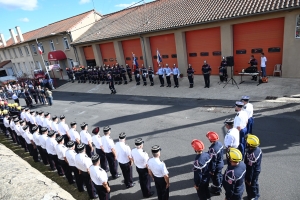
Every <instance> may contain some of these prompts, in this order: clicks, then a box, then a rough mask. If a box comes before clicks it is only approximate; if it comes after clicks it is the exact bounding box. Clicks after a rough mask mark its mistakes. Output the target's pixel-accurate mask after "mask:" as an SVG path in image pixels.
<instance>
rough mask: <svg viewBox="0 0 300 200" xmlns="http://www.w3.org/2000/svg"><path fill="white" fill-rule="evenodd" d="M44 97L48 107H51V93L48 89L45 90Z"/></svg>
mask: <svg viewBox="0 0 300 200" xmlns="http://www.w3.org/2000/svg"><path fill="white" fill-rule="evenodd" d="M45 95H46V98H47V101H48V102H49V105H50V106H52V104H53V102H52V100H53V97H52V92H51V91H50V90H49V89H48V88H45Z"/></svg>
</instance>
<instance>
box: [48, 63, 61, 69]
mask: <svg viewBox="0 0 300 200" xmlns="http://www.w3.org/2000/svg"><path fill="white" fill-rule="evenodd" d="M48 68H49V71H51V70H52V69H53V70H58V69H60V66H59V64H54V65H49V66H48Z"/></svg>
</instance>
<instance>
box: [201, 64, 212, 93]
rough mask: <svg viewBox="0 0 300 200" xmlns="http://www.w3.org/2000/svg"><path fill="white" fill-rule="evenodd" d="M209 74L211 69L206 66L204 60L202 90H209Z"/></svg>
mask: <svg viewBox="0 0 300 200" xmlns="http://www.w3.org/2000/svg"><path fill="white" fill-rule="evenodd" d="M210 72H211V67H210V65H209V64H207V62H206V60H204V64H203V65H202V73H203V77H204V82H205V87H204V88H209V84H210Z"/></svg>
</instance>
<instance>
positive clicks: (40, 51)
mask: <svg viewBox="0 0 300 200" xmlns="http://www.w3.org/2000/svg"><path fill="white" fill-rule="evenodd" d="M37 46H38V50H39V53H40V54H41V55H42V54H43V51H42V48H41V47H40V45H39V44H37Z"/></svg>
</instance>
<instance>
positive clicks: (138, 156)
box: [131, 148, 149, 169]
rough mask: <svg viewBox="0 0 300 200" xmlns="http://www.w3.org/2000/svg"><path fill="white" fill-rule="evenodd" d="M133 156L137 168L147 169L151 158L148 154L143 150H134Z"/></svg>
mask: <svg viewBox="0 0 300 200" xmlns="http://www.w3.org/2000/svg"><path fill="white" fill-rule="evenodd" d="M131 156H132V158H133V161H134V164H135V166H137V167H138V168H140V169H144V168H146V167H147V162H148V160H149V156H148V154H147V152H145V151H144V150H143V149H137V148H134V149H132V151H131Z"/></svg>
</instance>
